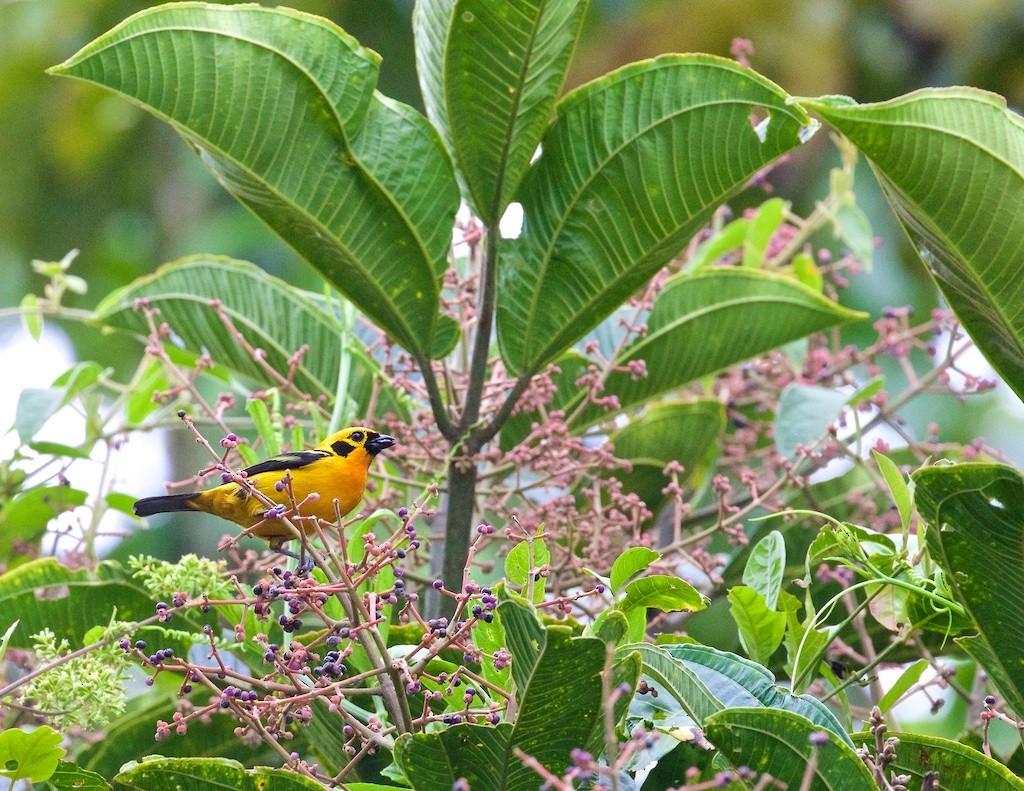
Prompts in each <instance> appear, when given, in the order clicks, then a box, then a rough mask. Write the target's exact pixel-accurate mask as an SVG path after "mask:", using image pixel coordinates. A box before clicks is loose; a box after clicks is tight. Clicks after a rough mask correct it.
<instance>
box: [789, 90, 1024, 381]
mask: <svg viewBox="0 0 1024 791" xmlns="http://www.w3.org/2000/svg"><path fill="white" fill-rule="evenodd" d="M804 106H806V107H809V108H812V109H814V110H816V111H817V112H819V113H820V114H821V115H822V116H824V117H825V119H826V120H828V122H829V123H831V124H832V125H833V126H835V127H836V128H837V129H838V130H839V131H840V132H842V133H843V134H844V135H846V137H848V138H849V139H850V140H851V141H852V142H853V143H854V145H856V146H857V147H858V148H859V149H860V150H861V151H862V152H863V153H864V154H865V155H866V156H867V157H868V159H870V161H871V164H872V166H873V167H874V170H875V173H876V174H877V175H878V178H879V180H880V181H881V183H882V186H883V188H884V190H885V193H886V196H887V197H888V199H889V202H890V203H891V204H892V206H893V208H894V209H895V211H896V214H897V216H898V217H899V218H900V221H901V222H902V223H903V227H904V229H905V230H906V231H907V234H908V235H909V236H910V239H911V241H912V242H913V244H914V246H915V247H916V248H917V250H918V252H919V253H920V255H921V257H922V259H923V260H924V263H925V265H926V266H927V267H928V269H929V271H930V272H931V273H932V276H933V277H934V278H935V281H936V282H937V283H938V285H939V288H940V289H942V293H943V295H944V296H945V297H946V301H947V302H948V303H949V305H950V307H951V308H953V310H954V311H955V313H956V315H957V318H959V319H960V321H961V322H962V323H963V325H964V327H965V328H966V329H967V331H968V332H969V333H970V335H971V337H972V338H973V339H974V342H975V343H976V344H977V345H978V347H979V348H980V349H981V350H982V351H983V352H984V353H985V355H986V356H987V357H988V359H989V360H990V361H991V363H992V365H993V366H994V367H995V369H996V370H997V371H998V372H999V374H1000V375H1001V376H1002V377H1003V379H1005V380H1006V382H1007V383H1008V384H1009V385H1010V387H1012V388H1013V390H1014V392H1016V393H1017V395H1018V396H1019V397H1024V312H1022V311H1021V310H1020V305H1021V301H1022V299H1024V279H1022V278H1021V277H1020V276H1019V273H1020V270H1021V267H1024V235H1022V234H1021V233H1020V228H1021V226H1022V224H1024V121H1022V119H1021V117H1020V116H1019V115H1017V114H1015V113H1013V112H1011V111H1009V110H1007V108H1006V101H1005V100H1004V99H1003V98H1002V97H1000V96H996V95H995V94H991V93H986V92H985V91H980V90H976V89H973V88H944V89H927V90H921V91H915V92H913V93H910V94H907V95H906V96H901V97H898V98H896V99H892V100H890V101H887V102H882V103H879V104H867V105H857V104H856V103H854V102H853V101H852V100H850V99H847V98H845V97H822V98H820V99H817V100H813V101H807V102H804Z"/></svg>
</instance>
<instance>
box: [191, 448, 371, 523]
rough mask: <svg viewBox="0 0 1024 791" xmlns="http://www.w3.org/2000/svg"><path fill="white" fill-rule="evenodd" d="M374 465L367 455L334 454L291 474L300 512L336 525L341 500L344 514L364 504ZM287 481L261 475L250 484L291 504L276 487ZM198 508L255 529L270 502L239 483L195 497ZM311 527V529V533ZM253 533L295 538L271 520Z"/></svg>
mask: <svg viewBox="0 0 1024 791" xmlns="http://www.w3.org/2000/svg"><path fill="white" fill-rule="evenodd" d="M369 461H370V459H369V456H368V455H367V454H365V453H360V454H357V453H352V454H350V455H349V456H335V455H330V456H324V457H323V458H321V459H317V460H316V461H314V462H313V463H311V464H306V465H304V466H302V467H298V468H297V469H295V470H291V471H290V473H291V476H290V477H291V490H292V494H293V495H294V498H295V502H296V503H299V504H300V514H301V515H302V516H315V517H318V518H320V519H325V520H327V521H328V522H333V521H335V519H336V518H337V514H336V512H335V508H334V500H335V499H337V500H338V507H339V510H340V511H341V514H342V516H344V515H345V514H347V513H348V512H349V511H351V510H352V509H353V508H355V507H356V506H357V505H359V501H360V500H361V499H362V496H363V489H364V488H365V486H366V474H367V469H368V467H369ZM284 478H285V472H284V471H273V472H262V473H260V474H258V475H254V476H252V477H251V478H249V483H250V484H251V485H252V486H253V487H254V488H255V489H256V490H257V491H259V492H260V493H261V494H263V495H264V496H266V497H267V498H269V499H270V500H271V501H272V502H274V503H278V504H280V505H286V506H290V505H291V501H290V498H289V496H288V492H287V490H285V491H278V490H277V483H278V482H279V481H281V480H283V479H284ZM313 493H316V494H318V495H319V499H318V500H317V501H316V502H306V503H304V504H303V500H305V499H306V498H307V497H309V496H310V495H311V494H313ZM195 507H196V508H197V509H198V510H200V511H206V512H207V513H211V514H216V515H217V516H219V517H221V518H223V519H228V520H230V521H232V522H235V523H236V524H239V525H241V526H242V527H252V526H253V525H255V524H256V523H257V522H259V521H261V520H262V519H263V512H264V511H266V509H267V505H266V503H264V502H262V501H261V500H260V498H258V497H255V496H253V495H250V494H249V493H248V492H246V491H245V489H244V488H243V487H241V486H239V485H238V484H236V483H226V484H223V485H221V486H218V487H216V488H214V489H209V490H207V491H205V492H201V493H200V494H199V495H197V496H196V498H195ZM311 529H312V528H311V527H310V528H309V529H308V530H307V532H309V531H310V530H311ZM253 533H254V535H257V536H260V537H261V538H273V537H275V536H282V537H290V533H289V531H288V529H287V528H286V527H285V526H284V525H281V526H280V527H279V529H275V522H274V520H269V521H268V522H267V523H266V524H265V525H262V526H261V527H260V528H259V529H257V530H255V531H253Z"/></svg>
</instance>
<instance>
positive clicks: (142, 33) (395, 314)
mask: <svg viewBox="0 0 1024 791" xmlns="http://www.w3.org/2000/svg"><path fill="white" fill-rule="evenodd" d="M162 32H168V33H171V32H180V33H189V34H190V33H200V34H205V35H211V36H224V37H226V38H232V39H235V40H237V41H240V42H242V43H244V44H247V45H249V46H253V47H257V48H261V49H265V50H266V51H268V52H271V53H273V54H275V55H277V56H279V57H280V58H281V59H282V60H284V61H285V62H287V63H289V64H290V65H291V66H292V67H293V68H294V69H295V70H296V71H298V72H299V73H300V74H302V75H305V77H306V78H307V79H308V80H309V81H310V82H311V83H312V84H313V85H314V86H315V87H316V90H317V92H318V93H319V94H320V95H321V96H322V97H323V99H324V101H325V103H326V104H327V106H328V107H330V108H331V115H332V117H333V118H334V120H335V125H336V126H337V131H338V134H339V136H340V137H341V138H342V139H343V140H345V143H346V150H345V153H347V154H349V155H350V156H351V158H352V160H353V161H354V162H357V163H359V171H360V173H362V174H363V175H364V176H365V177H366V178H367V180H368V181H370V182H371V183H372V184H374V186H376V187H377V189H378V191H379V193H380V194H381V195H383V196H384V197H386V199H387V200H388V202H389V203H390V204H391V205H392V207H393V208H394V209H395V211H396V213H397V214H398V216H400V217H402V218H403V219H404V220H406V228H407V230H408V231H409V232H410V234H409V235H410V236H411V237H413V238H414V239H415V240H416V242H417V246H418V247H419V249H420V252H421V254H422V257H423V260H424V261H425V262H426V264H427V266H428V268H429V269H430V271H431V272H433V270H434V266H433V261H432V260H431V258H430V256H428V255H426V250H425V247H424V243H423V240H422V239H421V238H420V235H419V234H418V233H416V232H415V231H414V230H413V228H414V226H411V225H410V224H409V222H408V219H409V218H408V216H407V214H406V213H405V212H404V211H402V210H401V208H400V207H399V206H398V205H397V204H396V203H395V199H394V197H393V196H392V195H391V193H390V192H389V191H387V190H385V189H383V188H382V187H381V185H380V182H379V181H378V179H377V178H376V177H375V176H374V175H373V174H372V173H371V172H370V171H369V170H368V169H367V168H366V167H365V165H364V164H363V162H362V160H361V159H359V158H358V157H357V156H356V155H355V154H354V153H353V148H352V145H351V142H350V141H349V139H348V136H347V135H346V134H345V130H344V127H343V125H342V123H341V119H340V117H339V116H338V111H337V107H335V105H334V102H333V101H331V99H330V97H329V96H328V95H327V94H326V93H325V92H324V90H323V87H322V85H321V84H320V82H319V81H318V80H316V79H314V78H313V76H312V75H311V74H310V72H309V71H308V70H307V69H305V68H303V67H302V66H300V65H299V64H298V63H297V62H296V61H295V60H294V59H293V58H291V57H289V56H287V55H286V54H284V53H283V52H282V51H281V50H280V49H279V48H277V47H273V46H270V45H268V44H266V43H265V42H260V41H254V40H253V39H251V38H246V37H245V36H242V35H238V34H236V33H233V32H230V31H229V32H225V31H223V30H218V29H211V28H210V26H193V27H184V26H181V25H163V26H160V27H154V28H150V29H147V30H139V31H136V32H134V33H132V34H130V35H125V36H123V37H120V38H117V39H115V40H112V41H111V42H110V43H108V44H106V45H105V46H103V47H97V48H96V49H94V50H90V51H89V53H88V54H87V56H86V58H91V57H92V56H93V55H99V54H100V53H103V52H105V51H106V50H108V49H114V48H115V47H117V46H118V45H120V44H123V43H127V42H130V41H132V40H134V39H136V38H145V37H146V36H149V35H154V34H157V33H162ZM83 61H84V59H83ZM67 76H70V77H73V78H75V79H81V80H83V81H87V82H94V81H93V80H87V79H86V78H82V77H78V76H77V75H73V74H68V75H67ZM103 87H104V88H107V89H108V90H111V91H113V92H115V93H118V94H120V95H121V96H123V97H124V98H125V99H126V100H128V101H129V102H131V103H132V104H135V105H137V106H140V107H142V108H143V109H145V110H146V111H147V112H151V113H153V115H155V116H157V117H158V118H161V119H162V120H163V121H165V122H166V123H167V124H169V125H170V126H172V127H174V128H175V129H177V130H181V131H182V132H184V133H185V134H183V135H182V136H183V137H185V138H186V140H187V139H188V138H189V137H193V138H196V139H199V140H202V141H203V142H204V144H205V145H206V147H207V148H208V149H209V150H210V151H212V152H215V153H216V154H217V155H219V156H220V157H222V158H223V159H225V160H227V161H229V162H232V163H234V164H235V166H236V167H238V168H239V169H240V170H242V171H243V172H245V173H247V174H249V175H250V176H251V177H252V178H253V180H254V181H256V182H258V183H260V184H262V185H263V186H264V188H265V189H266V190H267V191H268V192H269V193H271V194H272V195H274V196H276V197H278V198H279V199H280V200H281V202H282V203H283V204H284V205H286V206H289V207H291V208H293V209H294V210H296V211H297V212H298V213H300V214H302V215H303V216H305V217H307V218H308V219H309V220H310V221H311V223H312V224H313V225H314V226H316V227H317V228H320V229H321V230H322V231H323V233H324V236H326V237H327V238H329V239H331V240H333V241H334V242H335V243H336V244H337V246H338V247H339V248H341V249H342V250H343V251H344V253H345V255H346V257H347V258H348V259H349V260H350V261H353V262H359V268H360V269H362V270H363V271H364V272H366V271H368V270H367V267H366V266H364V265H363V264H362V262H361V260H360V259H359V258H357V257H356V256H355V255H354V254H353V252H352V250H351V248H350V247H349V246H348V245H347V244H344V243H343V241H342V240H341V239H340V238H339V237H338V236H337V235H336V234H334V232H333V231H331V230H330V229H329V228H327V227H326V226H325V225H324V224H323V223H322V222H321V221H320V219H319V218H318V217H316V216H315V215H312V214H310V213H309V212H308V211H307V210H306V209H300V208H299V207H298V206H297V205H296V204H295V203H293V202H292V201H291V200H290V199H289V198H288V197H287V196H286V195H285V194H284V193H283V192H281V191H280V190H279V189H278V188H277V187H275V186H273V185H271V184H270V182H268V181H267V180H266V179H264V178H263V177H261V176H260V175H259V174H257V173H256V172H255V171H253V170H252V169H251V168H249V167H248V166H247V165H246V163H244V162H240V161H239V160H237V159H235V158H234V157H231V156H228V155H227V153H226V152H224V151H223V150H222V149H221V148H220V147H219V146H216V145H214V144H213V143H212V141H210V140H208V139H207V138H205V137H202V136H201V135H199V134H198V133H193V132H192V131H191V130H190V129H189V127H187V126H185V125H184V124H180V123H178V122H177V121H176V120H175V119H173V118H172V117H170V116H168V115H167V114H166V113H164V112H162V111H160V110H158V109H157V108H156V107H154V106H153V105H151V104H146V103H144V102H142V101H141V100H139V99H136V98H135V97H134V96H132V95H131V94H129V93H126V92H124V91H122V90H120V89H118V88H113V87H110V86H108V85H103ZM374 100H376V91H374V94H373V96H371V99H370V101H374ZM366 112H369V110H367V111H366ZM242 205H243V206H245V207H246V208H247V209H249V211H252V209H251V208H249V206H248V204H246V203H244V202H243V204H242ZM260 219H262V218H260ZM281 238H282V239H283V241H285V243H286V244H288V246H289V247H291V248H292V249H295V250H296V252H299V251H298V250H297V249H296V248H295V247H294V245H292V244H291V242H290V241H289V240H288V239H284V237H281ZM301 255H302V254H301V253H300V256H301ZM302 257H303V258H305V256H302ZM430 279H431V281H432V282H433V279H432V278H430ZM366 282H367V283H370V284H372V285H373V286H374V291H376V292H377V293H378V295H379V298H380V299H381V301H383V302H384V303H385V304H386V305H387V306H388V307H389V309H390V311H389V312H390V313H391V314H392V318H393V319H397V321H398V323H399V324H401V326H402V327H403V329H404V330H405V332H406V340H408V341H410V342H411V341H412V340H413V339H414V338H415V337H416V334H417V333H416V332H415V331H414V329H413V328H412V327H411V326H410V325H409V324H408V323H407V322H406V321H405V320H404V319H405V314H404V312H403V311H401V310H399V309H398V307H397V305H395V304H394V303H393V302H392V301H391V300H390V298H389V296H388V293H387V290H386V289H383V288H380V287H379V286H378V284H377V283H376V281H375V280H373V279H372V278H366ZM435 285H436V284H435ZM430 315H431V319H432V320H431V322H430V331H429V332H428V335H427V337H428V339H429V338H432V337H433V326H434V321H433V317H434V311H432V312H431V314H430ZM410 345H415V344H412V343H410ZM425 348H429V341H428V343H427V344H426V347H425Z"/></svg>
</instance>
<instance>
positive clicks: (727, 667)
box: [616, 643, 849, 741]
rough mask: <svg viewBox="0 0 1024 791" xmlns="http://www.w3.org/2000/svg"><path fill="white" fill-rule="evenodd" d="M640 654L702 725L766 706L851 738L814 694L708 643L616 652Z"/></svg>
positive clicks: (646, 667)
mask: <svg viewBox="0 0 1024 791" xmlns="http://www.w3.org/2000/svg"><path fill="white" fill-rule="evenodd" d="M634 651H636V652H638V653H639V654H640V658H641V659H642V660H643V663H644V673H645V674H646V675H648V676H650V677H651V678H653V679H654V680H655V681H656V683H657V685H659V688H660V689H663V690H664V691H665V692H667V693H668V694H669V695H671V696H672V697H673V698H674V699H675V700H676V702H678V703H679V705H680V706H682V708H683V710H684V711H685V712H686V713H687V714H689V715H690V717H692V718H693V721H694V722H695V723H696V724H697V725H703V724H704V723H705V721H706V720H707V719H708V718H709V717H711V715H713V714H715V713H716V712H719V711H722V710H724V709H730V708H734V707H737V706H764V707H766V708H772V709H780V710H786V711H790V712H793V713H794V714H799V715H800V716H801V717H805V718H807V719H808V720H810V721H811V722H813V723H814V724H815V726H816V727H818V728H824V729H825V730H828V731H831V732H832V733H834V734H836V735H837V736H839V738H840V739H843V740H846V741H849V739H848V737H847V736H846V731H845V729H844V728H843V726H842V725H841V724H840V723H839V720H838V719H836V716H835V715H834V714H833V713H832V712H831V711H830V710H829V709H828V708H827V707H826V706H825V705H824V704H823V703H821V702H820V701H819V700H817V699H816V698H813V697H811V696H810V695H799V696H797V695H793V694H791V693H790V692H789V691H788V690H786V689H783V688H782V687H779V686H778V685H776V683H775V676H773V675H772V674H771V673H770V672H769V671H768V670H766V669H765V668H764V667H762V666H761V665H759V664H757V663H756V662H751V661H749V660H747V659H743V658H741V657H738V656H736V655H735V654H730V653H729V652H727V651H719V650H717V649H715V648H710V647H708V646H703V645H685V644H680V645H666V646H655V645H651V644H649V643H630V644H627V645H624V646H620V647H619V649H618V651H617V653H616V656H625V655H628V654H629V653H632V652H634Z"/></svg>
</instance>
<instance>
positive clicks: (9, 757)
mask: <svg viewBox="0 0 1024 791" xmlns="http://www.w3.org/2000/svg"><path fill="white" fill-rule="evenodd" d="M63 740H64V737H63V736H61V735H60V734H59V733H57V731H55V730H54V729H53V728H51V727H50V726H48V725H42V726H40V727H38V728H35V729H33V730H31V731H23V730H21V729H20V728H9V729H7V730H5V731H2V732H0V777H5V778H7V779H8V780H26V779H28V780H31V781H32V782H33V783H41V782H43V781H44V780H46V779H48V778H49V777H50V776H51V775H52V774H53V773H54V771H55V770H56V768H57V764H58V762H59V761H60V759H61V757H62V756H63V755H64V753H65V752H66V750H65V749H64V748H63V747H61V746H60V745H61V742H62V741H63Z"/></svg>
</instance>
